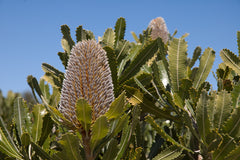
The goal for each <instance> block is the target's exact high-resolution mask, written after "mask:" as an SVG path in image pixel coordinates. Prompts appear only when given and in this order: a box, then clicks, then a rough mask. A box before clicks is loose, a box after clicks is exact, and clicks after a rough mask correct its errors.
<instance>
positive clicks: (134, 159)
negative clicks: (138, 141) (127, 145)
mask: <svg viewBox="0 0 240 160" xmlns="http://www.w3.org/2000/svg"><path fill="white" fill-rule="evenodd" d="M142 151H143V148H142V147H137V148H136V149H131V150H130V153H129V154H130V155H129V160H139V159H140V158H141V154H142Z"/></svg>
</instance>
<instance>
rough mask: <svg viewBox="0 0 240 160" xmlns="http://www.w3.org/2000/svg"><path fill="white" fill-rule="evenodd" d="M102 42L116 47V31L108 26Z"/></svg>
mask: <svg viewBox="0 0 240 160" xmlns="http://www.w3.org/2000/svg"><path fill="white" fill-rule="evenodd" d="M102 42H103V44H104V45H105V46H109V47H112V48H113V47H114V43H115V32H114V31H113V29H112V28H108V29H107V30H106V31H105V32H104V35H103V39H102Z"/></svg>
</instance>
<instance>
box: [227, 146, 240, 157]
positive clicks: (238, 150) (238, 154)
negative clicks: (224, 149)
mask: <svg viewBox="0 0 240 160" xmlns="http://www.w3.org/2000/svg"><path fill="white" fill-rule="evenodd" d="M239 158H240V146H237V147H236V148H234V150H232V151H231V152H230V153H229V154H228V155H227V157H226V158H225V159H231V160H238V159H239Z"/></svg>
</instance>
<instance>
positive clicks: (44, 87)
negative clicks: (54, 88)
mask: <svg viewBox="0 0 240 160" xmlns="http://www.w3.org/2000/svg"><path fill="white" fill-rule="evenodd" d="M39 87H40V89H41V91H42V94H43V97H44V98H45V99H46V101H47V102H48V103H49V102H50V90H49V85H48V84H45V81H44V79H40V82H39Z"/></svg>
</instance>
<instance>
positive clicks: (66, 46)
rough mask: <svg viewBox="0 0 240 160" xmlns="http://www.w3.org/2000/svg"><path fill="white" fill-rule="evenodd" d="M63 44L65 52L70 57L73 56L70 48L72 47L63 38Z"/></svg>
mask: <svg viewBox="0 0 240 160" xmlns="http://www.w3.org/2000/svg"><path fill="white" fill-rule="evenodd" d="M61 44H62V48H63V50H64V51H65V52H66V53H67V54H68V55H70V54H71V48H70V45H69V44H68V41H67V40H66V39H64V38H63V39H62V40H61Z"/></svg>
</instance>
